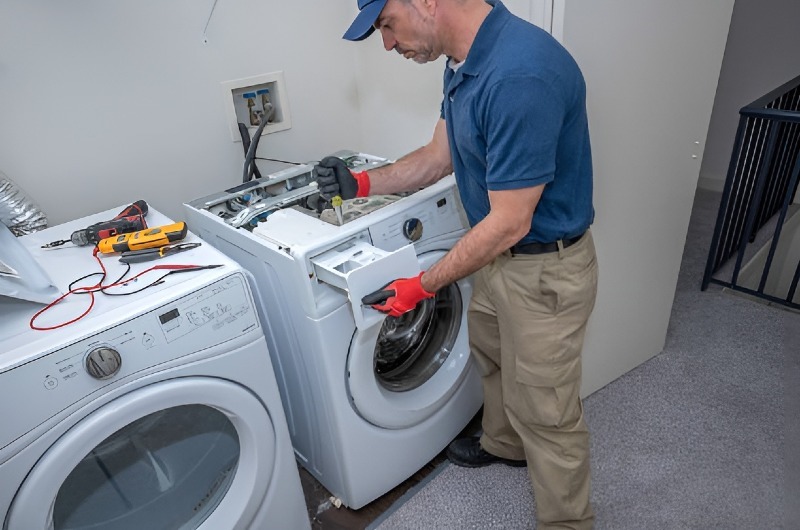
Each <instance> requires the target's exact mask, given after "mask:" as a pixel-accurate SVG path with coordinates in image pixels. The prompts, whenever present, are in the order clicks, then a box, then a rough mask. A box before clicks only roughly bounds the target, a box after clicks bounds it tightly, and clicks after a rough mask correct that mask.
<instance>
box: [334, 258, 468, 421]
mask: <svg viewBox="0 0 800 530" xmlns="http://www.w3.org/2000/svg"><path fill="white" fill-rule="evenodd" d="M444 255H445V252H444V251H434V252H428V253H425V254H422V255H421V256H420V257H419V261H420V268H421V269H422V270H426V269H428V268H429V267H430V266H431V265H433V264H434V263H436V262H437V261H438V260H439V259H441V258H442V256H444ZM471 295H472V285H471V283H470V281H469V280H461V281H459V282H457V283H455V284H452V285H449V286H447V287H445V288H443V289H440V290H439V292H437V293H436V297H435V298H432V299H429V300H425V301H423V302H422V303H421V304H420V305H419V306H418V307H417V308H416V309H414V310H413V311H411V312H409V313H406V314H405V315H402V316H401V317H398V318H394V317H386V318H385V319H383V320H382V321H380V322H379V323H378V324H377V325H374V326H372V327H371V328H368V329H365V330H357V331H356V333H355V335H354V336H353V341H352V343H351V346H350V354H349V356H348V359H347V375H348V389H349V392H350V397H351V399H352V402H353V406H354V407H355V409H356V411H357V412H358V413H359V414H360V415H361V417H363V418H364V419H366V420H367V421H369V422H371V423H373V424H374V425H377V426H380V427H385V428H389V429H401V428H406V427H410V426H412V425H416V424H418V423H420V422H422V421H424V420H425V419H427V418H429V417H430V416H431V415H432V414H434V413H435V412H436V411H437V410H438V409H439V408H441V407H442V405H444V404H445V403H446V402H447V400H448V399H449V398H450V396H452V395H453V393H454V392H455V391H456V389H457V388H458V387H459V385H460V384H461V382H462V381H463V379H464V377H465V375H466V373H467V369H468V368H469V363H470V362H472V361H471V360H470V356H469V344H468V341H467V306H468V305H469V300H470V297H471Z"/></svg>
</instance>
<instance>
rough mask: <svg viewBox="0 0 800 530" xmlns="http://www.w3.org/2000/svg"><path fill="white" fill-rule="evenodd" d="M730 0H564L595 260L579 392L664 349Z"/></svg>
mask: <svg viewBox="0 0 800 530" xmlns="http://www.w3.org/2000/svg"><path fill="white" fill-rule="evenodd" d="M732 9H733V0H714V1H705V2H697V1H696V0H671V1H669V2H666V1H663V0H639V1H637V2H630V1H629V0H602V1H597V0H567V1H566V14H565V19H564V22H565V23H564V43H565V46H566V47H567V48H568V49H569V50H570V51H571V52H572V54H573V55H574V56H575V58H576V60H577V61H578V63H579V64H580V65H581V68H582V69H583V72H584V75H585V77H586V82H587V90H588V107H589V127H590V132H591V136H592V150H593V155H594V174H595V209H596V221H595V225H594V228H593V232H594V234H595V240H596V243H597V250H598V259H599V264H600V282H599V288H598V289H599V290H598V299H597V305H596V307H595V311H594V314H593V316H592V319H591V321H590V326H589V330H588V332H587V338H586V346H585V350H584V393H588V392H591V391H594V390H596V389H597V388H599V387H601V386H603V385H605V384H606V383H608V382H609V381H611V380H613V379H615V378H616V377H618V376H619V375H621V374H622V373H624V372H626V371H628V370H630V369H631V368H633V367H635V366H637V365H638V364H640V363H642V362H643V361H645V360H647V359H648V358H650V357H652V356H653V355H656V354H658V353H659V352H660V351H661V350H662V349H663V346H664V341H665V337H666V330H667V325H668V323H669V317H670V311H671V309H672V301H673V298H674V294H675V286H676V283H677V278H678V271H679V268H680V263H681V258H682V254H683V247H684V243H685V240H686V233H687V229H688V223H689V215H690V213H691V209H692V202H693V197H694V192H695V189H696V186H697V179H698V175H699V168H700V160H701V156H702V141H703V140H704V139H705V136H706V132H707V128H708V123H709V118H710V115H711V109H712V106H713V101H714V94H715V91H716V84H717V79H718V76H719V70H720V66H721V62H722V56H723V52H724V47H725V42H726V36H727V32H728V27H729V23H730V17H731V12H732ZM695 142H698V143H697V144H696V143H695ZM693 157H697V158H693ZM698 288H699V286H698Z"/></svg>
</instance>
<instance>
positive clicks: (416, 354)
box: [374, 284, 462, 392]
mask: <svg viewBox="0 0 800 530" xmlns="http://www.w3.org/2000/svg"><path fill="white" fill-rule="evenodd" d="M461 317H462V301H461V292H460V291H459V289H458V285H457V284H451V285H448V286H447V287H445V288H442V289H440V290H439V291H438V292H437V293H436V296H435V297H434V298H429V299H427V300H423V301H422V303H420V304H419V305H418V306H417V307H416V309H414V310H412V311H410V312H408V313H406V314H404V315H401V316H399V317H387V318H386V320H384V322H383V326H382V327H381V330H380V333H379V335H378V342H377V344H376V345H375V354H374V362H375V375H376V377H377V379H378V382H379V383H380V384H381V385H382V386H383V387H384V388H386V389H387V390H391V391H393V392H404V391H407V390H413V389H415V388H417V387H419V386H420V385H422V384H424V383H425V382H426V381H427V380H428V379H430V378H431V377H432V376H433V374H435V373H436V371H437V370H438V369H439V368H440V367H441V366H442V365H443V364H444V363H445V361H447V357H448V356H449V355H450V353H451V352H452V351H453V345H454V344H455V342H456V338H457V337H458V332H459V330H460V327H461Z"/></svg>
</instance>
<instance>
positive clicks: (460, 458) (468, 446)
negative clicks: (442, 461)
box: [446, 436, 528, 467]
mask: <svg viewBox="0 0 800 530" xmlns="http://www.w3.org/2000/svg"><path fill="white" fill-rule="evenodd" d="M446 454H447V458H448V460H450V461H451V462H452V463H454V464H455V465H457V466H461V467H483V466H488V465H489V464H505V465H507V466H512V467H525V466H526V465H528V463H527V462H526V461H525V460H511V459H509V458H500V457H499V456H495V455H493V454H491V453H488V452H486V451H484V449H483V447H481V439H480V438H479V437H477V436H475V437H472V438H459V439H458V440H455V441H453V442H451V443H450V445H449V446H447V452H446Z"/></svg>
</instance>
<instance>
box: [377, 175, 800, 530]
mask: <svg viewBox="0 0 800 530" xmlns="http://www.w3.org/2000/svg"><path fill="white" fill-rule="evenodd" d="M718 205H719V194H716V193H713V192H707V191H704V190H698V193H697V197H696V198H695V207H694V211H693V214H692V219H691V222H690V226H689V234H688V237H687V243H686V249H685V251H684V257H683V264H682V267H681V272H680V277H679V281H678V286H677V291H676V297H675V303H674V306H673V310H672V318H671V321H670V327H669V331H668V334H667V341H666V345H665V349H664V351H663V352H662V353H661V354H659V355H657V356H656V357H654V358H653V359H651V360H649V361H648V362H646V363H644V364H643V365H641V366H639V367H638V368H636V369H635V370H633V371H631V372H629V373H627V374H625V375H624V376H623V377H621V378H619V379H618V380H616V381H614V382H613V383H611V384H610V385H608V386H607V387H605V388H603V389H601V390H599V391H597V392H595V393H594V394H592V395H591V396H589V397H588V398H587V399H586V400H585V402H584V405H585V411H586V417H587V422H588V423H589V428H590V430H591V433H592V479H593V487H592V503H593V506H594V510H595V513H596V524H595V528H597V529H609V530H610V529H613V530H618V529H631V530H642V529H647V530H656V529H669V530H674V529H698V530H699V529H704V530H705V529H711V528H720V529H726V530H731V529H748V530H750V529H778V528H787V529H792V528H800V522H798V520H797V519H793V522H792V523H791V524H790V523H787V522H786V520H785V519H784V517H785V515H784V514H785V513H786V512H787V510H786V507H787V501H788V502H789V504H788V505H789V506H790V507H791V509H792V510H793V511H794V512H797V511H798V509H797V506H796V505H797V504H798V503H797V499H798V491H797V489H796V488H797V484H798V473H797V468H798V467H799V466H798V464H797V457H796V456H795V455H796V451H795V447H796V446H795V444H794V443H791V444H788V443H787V442H786V439H787V432H799V431H800V429H798V428H797V420H796V418H795V416H796V414H794V413H790V412H789V411H794V412H797V407H796V406H795V404H794V402H793V401H792V402H791V403H790V402H789V401H787V396H794V397H797V396H800V392H797V391H796V390H795V386H796V385H797V383H798V381H797V380H796V378H794V377H793V375H796V374H798V373H800V361H798V356H797V355H796V354H797V342H789V339H788V334H789V332H790V331H791V332H792V333H793V332H794V330H797V329H800V315H798V314H797V313H793V312H790V311H787V310H783V309H780V308H777V307H771V306H768V305H764V304H762V303H760V302H756V301H753V300H750V299H747V298H744V297H741V296H738V295H735V294H732V293H729V292H725V291H723V290H722V289H719V288H717V287H714V286H712V287H710V288H709V289H708V290H707V291H706V292H701V291H700V289H699V286H700V281H701V279H702V274H703V268H704V266H705V260H706V256H707V252H708V246H709V242H710V239H711V234H712V232H713V226H714V222H715V219H716V211H717V208H718ZM790 354H791V355H790ZM788 374H793V375H788ZM790 389H791V390H792V392H787V390H790ZM788 423H791V424H792V425H791V426H790V425H788ZM791 439H792V440H794V438H791ZM442 466H443V467H442V469H441V470H439V471H438V472H437V473H436V474H435V475H434V476H433V478H432V479H431V480H429V481H428V482H427V483H424V484H421V485H420V486H419V487H417V488H416V489H415V490H412V491H411V492H409V494H407V495H406V496H405V497H404V498H403V499H400V500H399V501H398V502H397V503H395V505H394V506H393V507H392V509H390V510H389V511H388V512H387V513H386V514H384V516H383V517H382V518H380V519H378V520H377V521H375V522H374V523H373V524H372V525H371V526H370V528H374V529H377V530H404V529H409V530H410V529H422V528H436V529H437V530H446V529H453V530H455V529H458V530H461V529H467V528H475V529H489V528H491V529H513V530H522V529H530V528H535V522H534V509H535V508H534V502H533V500H532V494H531V488H530V482H529V479H528V476H527V471H526V469H524V468H523V469H519V468H509V467H506V466H502V465H494V466H489V467H486V468H482V469H464V468H459V467H456V466H452V465H448V464H443V465H442ZM789 491H791V492H792V493H791V495H790V494H789V493H788V492H789Z"/></svg>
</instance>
